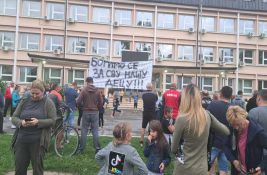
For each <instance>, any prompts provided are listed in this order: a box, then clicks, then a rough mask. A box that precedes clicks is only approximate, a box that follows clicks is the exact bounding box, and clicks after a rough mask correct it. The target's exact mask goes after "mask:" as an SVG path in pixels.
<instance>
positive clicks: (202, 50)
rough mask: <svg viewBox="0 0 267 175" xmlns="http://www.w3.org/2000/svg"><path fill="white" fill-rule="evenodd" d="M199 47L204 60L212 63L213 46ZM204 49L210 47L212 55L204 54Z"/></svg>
mask: <svg viewBox="0 0 267 175" xmlns="http://www.w3.org/2000/svg"><path fill="white" fill-rule="evenodd" d="M200 49H201V54H202V58H203V59H204V60H205V62H207V63H213V62H214V48H213V47H201V48H200ZM205 49H212V55H210V54H209V55H208V54H206V52H205ZM206 58H211V59H209V60H208V59H206Z"/></svg>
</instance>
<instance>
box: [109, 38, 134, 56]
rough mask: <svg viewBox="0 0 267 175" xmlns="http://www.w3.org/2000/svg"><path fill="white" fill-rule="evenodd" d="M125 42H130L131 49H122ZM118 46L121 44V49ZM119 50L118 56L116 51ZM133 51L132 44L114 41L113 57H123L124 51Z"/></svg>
mask: <svg viewBox="0 0 267 175" xmlns="http://www.w3.org/2000/svg"><path fill="white" fill-rule="evenodd" d="M123 42H125V43H126V42H128V43H129V49H123V48H122V43H123ZM118 44H119V47H117V46H118ZM117 48H119V50H118V52H119V54H117V53H118V52H117V51H116V49H117ZM130 49H131V42H130V41H122V40H121V41H118V40H116V41H114V50H113V56H117V57H121V53H122V51H127V50H130Z"/></svg>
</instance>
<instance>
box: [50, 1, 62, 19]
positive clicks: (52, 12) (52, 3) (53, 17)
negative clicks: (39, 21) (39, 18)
mask: <svg viewBox="0 0 267 175" xmlns="http://www.w3.org/2000/svg"><path fill="white" fill-rule="evenodd" d="M49 5H51V7H50V8H49ZM55 5H60V6H62V7H63V12H60V11H55V7H54V6H55ZM62 7H61V8H62ZM49 10H52V11H51V13H50V11H49ZM55 14H58V15H62V18H55ZM46 15H47V16H48V18H49V19H52V20H64V19H65V8H64V4H62V3H54V2H47V4H46ZM50 15H51V16H50Z"/></svg>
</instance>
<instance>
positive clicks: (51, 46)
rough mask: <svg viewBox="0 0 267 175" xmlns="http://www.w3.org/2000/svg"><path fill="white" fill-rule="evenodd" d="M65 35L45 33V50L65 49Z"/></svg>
mask: <svg viewBox="0 0 267 175" xmlns="http://www.w3.org/2000/svg"><path fill="white" fill-rule="evenodd" d="M63 43H64V38H63V36H56V35H45V51H54V50H57V49H59V50H61V51H62V50H63Z"/></svg>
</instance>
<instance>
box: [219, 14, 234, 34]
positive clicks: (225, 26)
mask: <svg viewBox="0 0 267 175" xmlns="http://www.w3.org/2000/svg"><path fill="white" fill-rule="evenodd" d="M230 20H231V22H233V23H232V25H227V22H229V21H230ZM222 24H223V25H222ZM229 26H230V27H229ZM222 27H223V31H222V30H221V29H222ZM226 29H232V30H231V32H228V31H227V30H226ZM220 32H221V33H229V34H234V33H235V19H233V18H220Z"/></svg>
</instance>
